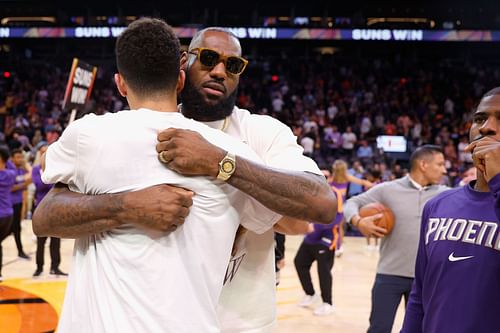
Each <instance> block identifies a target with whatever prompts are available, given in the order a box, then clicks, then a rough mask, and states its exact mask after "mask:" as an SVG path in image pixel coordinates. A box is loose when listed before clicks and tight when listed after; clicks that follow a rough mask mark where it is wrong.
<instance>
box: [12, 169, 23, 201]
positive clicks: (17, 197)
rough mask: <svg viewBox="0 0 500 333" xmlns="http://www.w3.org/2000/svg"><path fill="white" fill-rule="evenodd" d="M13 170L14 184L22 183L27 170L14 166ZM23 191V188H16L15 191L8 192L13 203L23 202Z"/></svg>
mask: <svg viewBox="0 0 500 333" xmlns="http://www.w3.org/2000/svg"><path fill="white" fill-rule="evenodd" d="M13 170H14V171H15V172H16V182H15V185H17V184H22V183H24V175H25V174H26V173H27V171H26V170H24V169H21V168H16V167H15V166H14V169H13ZM23 192H24V190H17V191H15V192H10V198H11V200H12V204H13V205H15V204H19V203H22V202H23Z"/></svg>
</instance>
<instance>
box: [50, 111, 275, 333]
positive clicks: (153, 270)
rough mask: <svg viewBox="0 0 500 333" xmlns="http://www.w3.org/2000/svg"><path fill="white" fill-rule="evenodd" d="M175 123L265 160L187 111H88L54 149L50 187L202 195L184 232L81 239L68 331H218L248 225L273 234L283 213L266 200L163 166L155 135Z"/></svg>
mask: <svg viewBox="0 0 500 333" xmlns="http://www.w3.org/2000/svg"><path fill="white" fill-rule="evenodd" d="M169 127H175V128H185V129H191V130H195V131H197V132H199V133H200V134H202V135H203V136H204V137H205V138H206V139H207V140H208V141H210V142H211V143H213V144H216V145H218V146H220V147H221V148H223V149H225V150H228V151H231V152H233V153H235V154H236V155H237V156H243V157H245V158H248V159H251V160H253V161H259V159H258V157H257V156H256V155H255V153H254V152H253V151H252V150H251V149H250V148H249V147H248V146H247V145H245V144H243V143H241V142H240V141H239V140H234V139H233V138H231V137H230V136H228V135H227V134H224V133H222V132H221V131H217V130H214V129H211V128H209V127H208V126H205V125H204V124H201V123H198V122H195V121H193V120H189V119H186V118H184V117H183V116H182V114H180V113H170V112H155V111H151V110H146V109H140V110H137V111H121V112H118V113H114V114H111V113H110V114H106V115H103V116H96V115H89V116H86V117H84V118H82V119H80V120H78V121H75V122H74V123H72V124H71V125H69V126H68V128H67V129H66V130H65V131H64V133H63V135H62V137H61V138H60V139H59V141H57V142H56V143H54V144H53V145H51V146H50V147H49V149H48V151H47V155H46V168H45V171H44V174H43V181H44V182H46V183H56V182H63V183H66V184H68V185H69V187H70V189H71V190H73V191H77V192H81V193H86V194H100V193H116V192H123V191H134V190H139V189H142V188H145V187H149V186H152V185H156V184H161V183H168V184H173V185H176V186H180V187H184V188H188V189H191V190H193V191H194V192H195V195H194V197H193V206H192V207H191V209H190V212H189V215H188V217H187V218H186V221H185V224H184V225H182V226H180V227H179V228H178V229H177V230H176V231H175V232H172V233H169V234H168V233H162V232H153V231H144V230H139V229H136V228H134V227H132V226H123V227H120V228H116V229H113V230H111V231H108V232H103V233H100V234H97V235H94V236H90V237H85V238H81V239H77V240H76V242H75V250H74V258H73V269H72V272H71V274H70V277H69V281H68V286H67V289H66V296H65V301H64V306H63V310H62V315H61V319H60V322H59V332H63V333H64V332H71V333H74V332H85V333H87V332H175V333H178V332H186V333H192V332H219V327H218V321H217V314H216V305H217V302H218V300H219V296H220V291H221V288H222V284H223V281H224V272H225V270H226V267H227V263H228V261H229V259H230V252H231V248H232V244H233V240H234V235H235V232H236V229H237V227H238V225H239V222H240V220H241V221H242V223H243V225H244V226H245V227H246V228H250V230H253V231H255V232H258V233H259V232H264V231H266V230H268V229H269V228H270V226H271V225H272V224H273V223H274V222H275V214H273V213H269V214H268V215H265V213H266V210H264V209H263V208H262V206H261V205H260V204H258V203H256V201H255V200H253V199H250V198H249V197H248V196H247V195H245V194H243V193H242V192H240V191H238V190H236V189H235V188H234V187H232V186H231V185H229V184H226V183H224V182H220V181H212V180H209V179H208V178H206V177H183V176H180V175H179V174H177V173H175V172H173V171H171V170H169V169H168V168H167V167H165V166H164V165H163V164H162V163H160V162H159V161H158V158H157V153H156V150H155V144H156V142H157V139H156V136H157V133H158V131H159V130H161V129H165V128H169ZM237 158H238V157H237ZM145 204H146V203H145ZM256 211H259V214H256Z"/></svg>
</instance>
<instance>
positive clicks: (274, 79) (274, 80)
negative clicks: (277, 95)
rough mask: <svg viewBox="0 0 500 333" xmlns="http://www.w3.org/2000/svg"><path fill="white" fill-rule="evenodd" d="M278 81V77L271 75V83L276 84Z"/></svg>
mask: <svg viewBox="0 0 500 333" xmlns="http://www.w3.org/2000/svg"><path fill="white" fill-rule="evenodd" d="M279 79H280V78H279V76H278V75H273V76H271V81H273V82H278V80H279Z"/></svg>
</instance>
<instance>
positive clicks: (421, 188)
mask: <svg viewBox="0 0 500 333" xmlns="http://www.w3.org/2000/svg"><path fill="white" fill-rule="evenodd" d="M408 180H409V181H410V183H412V184H413V186H415V187H416V188H417V190H419V191H425V190H427V189H428V188H429V187H430V186H431V185H426V186H422V185H420V184H419V183H417V182H416V181H415V180H414V179H413V178H411V177H410V174H408Z"/></svg>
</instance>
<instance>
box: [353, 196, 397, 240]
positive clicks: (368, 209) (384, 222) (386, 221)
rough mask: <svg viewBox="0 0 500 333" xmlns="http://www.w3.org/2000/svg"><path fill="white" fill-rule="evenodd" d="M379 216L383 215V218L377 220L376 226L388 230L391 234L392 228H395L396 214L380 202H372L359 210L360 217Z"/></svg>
mask: <svg viewBox="0 0 500 333" xmlns="http://www.w3.org/2000/svg"><path fill="white" fill-rule="evenodd" d="M377 214H382V218H380V219H378V220H375V225H377V226H378V227H382V228H384V229H386V230H387V234H390V233H391V231H392V228H393V227H394V214H393V213H392V210H390V209H389V208H387V207H386V206H384V205H382V204H381V203H378V202H372V203H369V204H367V205H364V206H363V207H361V209H360V210H359V216H361V217H367V216H372V215H377Z"/></svg>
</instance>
